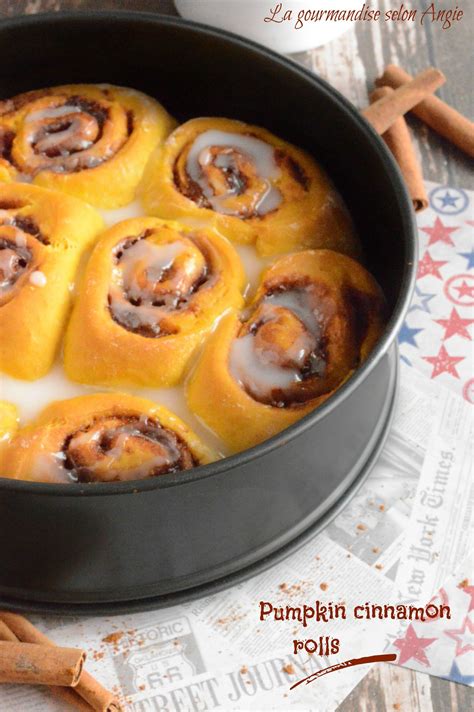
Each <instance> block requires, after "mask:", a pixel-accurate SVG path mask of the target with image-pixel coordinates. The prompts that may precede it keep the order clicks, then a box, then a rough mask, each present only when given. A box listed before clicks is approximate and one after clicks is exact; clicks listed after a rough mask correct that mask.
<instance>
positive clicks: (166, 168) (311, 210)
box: [141, 118, 359, 255]
mask: <svg viewBox="0 0 474 712" xmlns="http://www.w3.org/2000/svg"><path fill="white" fill-rule="evenodd" d="M141 193H142V200H143V203H144V205H145V208H146V210H147V212H149V213H151V214H153V215H157V216H159V217H162V218H169V219H177V220H179V219H182V218H184V217H187V218H194V219H201V220H207V221H209V222H210V223H212V224H214V225H215V226H216V227H217V229H218V230H219V231H220V232H221V233H222V234H223V235H225V236H226V237H227V238H228V239H230V240H232V241H235V242H239V243H247V244H255V245H256V248H257V250H258V251H259V252H260V254H262V255H272V254H278V253H282V252H289V251H293V250H298V249H305V248H316V247H329V248H331V249H335V250H338V251H340V252H345V253H347V254H350V255H357V254H358V252H359V245H358V242H357V239H356V237H355V234H354V231H353V227H352V223H351V220H350V218H349V215H348V213H347V211H346V209H345V207H344V205H343V203H342V200H341V199H340V197H339V195H338V193H337V191H336V190H335V188H334V186H333V185H332V183H331V182H330V180H329V178H328V177H327V176H326V174H325V173H324V172H323V170H322V169H321V168H320V167H319V166H318V165H317V164H316V162H315V161H314V160H313V159H312V158H311V157H310V156H309V155H308V154H306V153H305V152H304V151H302V150H300V149H298V148H296V147H295V146H292V145H291V144H289V143H287V142H285V141H282V140H281V139H279V138H278V137H276V136H274V135H273V134H271V133H270V132H269V131H266V130H265V129H263V128H260V127H258V126H251V125H249V124H245V123H242V122H240V121H233V120H230V119H222V118H206V119H204V118H200V119H192V120H191V121H188V122H187V123H185V124H183V125H182V126H180V127H179V128H177V129H176V130H175V131H174V132H173V133H172V134H171V135H170V136H169V138H168V139H167V141H166V142H165V143H164V144H163V145H162V146H160V147H159V148H158V149H157V151H156V152H155V153H154V155H153V156H152V158H151V159H150V162H149V164H148V166H147V169H146V171H145V175H144V179H143V183H142V187H141Z"/></svg>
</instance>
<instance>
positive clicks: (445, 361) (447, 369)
mask: <svg viewBox="0 0 474 712" xmlns="http://www.w3.org/2000/svg"><path fill="white" fill-rule="evenodd" d="M465 358H466V357H465V356H450V355H449V354H448V352H447V351H446V349H445V348H444V346H441V348H440V350H439V352H438V355H437V356H423V360H424V361H428V363H431V364H432V365H433V366H434V368H433V373H432V374H431V378H436V376H439V375H440V373H449V374H451V376H454V378H459V373H458V372H457V371H456V364H457V363H459V362H460V361H464V359H465Z"/></svg>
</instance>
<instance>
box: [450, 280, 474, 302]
mask: <svg viewBox="0 0 474 712" xmlns="http://www.w3.org/2000/svg"><path fill="white" fill-rule="evenodd" d="M453 289H455V290H456V292H459V299H461V298H462V297H474V286H473V287H470V286H469V284H468V283H467V282H466V280H465V279H463V281H462V282H461V286H460V287H453Z"/></svg>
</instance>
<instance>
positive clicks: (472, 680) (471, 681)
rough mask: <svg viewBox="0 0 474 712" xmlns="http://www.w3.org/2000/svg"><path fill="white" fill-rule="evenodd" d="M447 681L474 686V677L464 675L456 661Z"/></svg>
mask: <svg viewBox="0 0 474 712" xmlns="http://www.w3.org/2000/svg"><path fill="white" fill-rule="evenodd" d="M445 679H446V680H451V681H452V682H460V683H461V684H462V685H469V686H472V685H474V675H462V674H461V671H460V670H459V667H458V664H457V662H456V661H455V660H453V665H452V668H451V671H450V673H449V675H448V676H447V677H446V678H445Z"/></svg>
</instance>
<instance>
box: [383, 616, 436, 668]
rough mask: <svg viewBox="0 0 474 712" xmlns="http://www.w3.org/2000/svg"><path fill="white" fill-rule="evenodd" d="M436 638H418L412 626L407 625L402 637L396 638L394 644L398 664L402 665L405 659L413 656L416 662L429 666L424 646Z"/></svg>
mask: <svg viewBox="0 0 474 712" xmlns="http://www.w3.org/2000/svg"><path fill="white" fill-rule="evenodd" d="M435 640H438V639H437V638H418V636H417V634H416V633H415V629H414V628H413V626H412V625H411V623H410V625H409V626H408V630H407V632H406V635H405V637H404V638H397V640H396V641H395V642H394V646H395V647H396V648H398V649H399V651H400V655H399V658H398V660H397V663H398V664H399V665H403V664H404V663H406V661H407V660H410V659H411V658H414V659H415V660H416V661H417V662H419V663H421V664H422V665H425V666H426V667H429V666H430V661H429V660H428V658H427V657H426V653H425V651H424V648H427V647H428V646H429V645H431V643H434V642H435Z"/></svg>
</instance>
